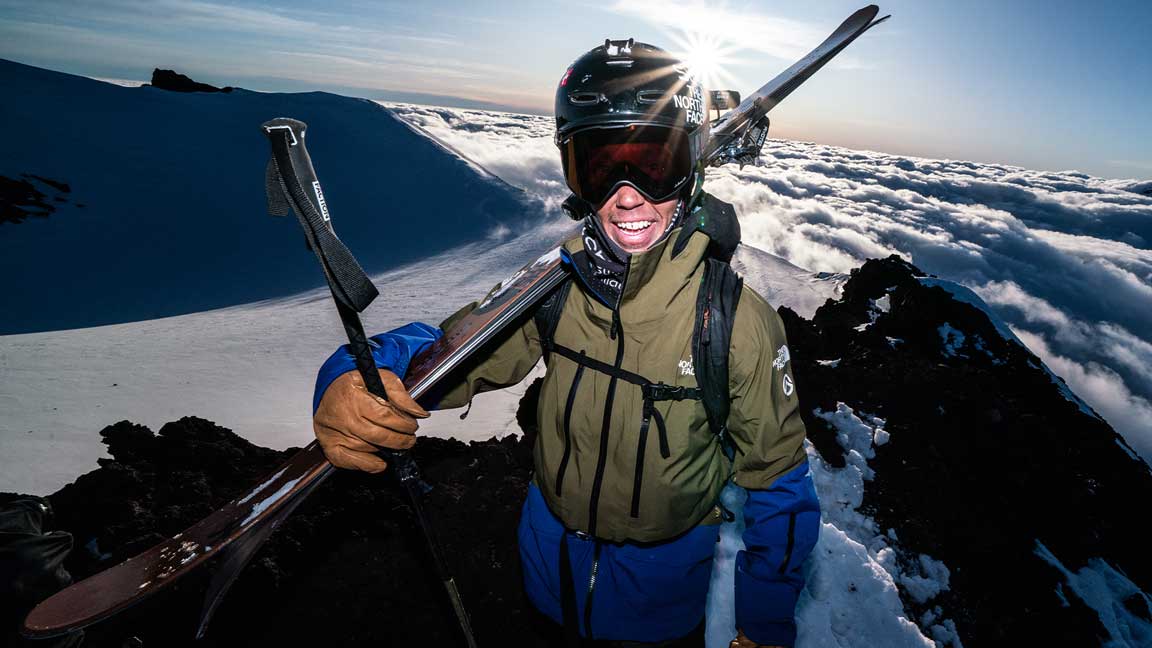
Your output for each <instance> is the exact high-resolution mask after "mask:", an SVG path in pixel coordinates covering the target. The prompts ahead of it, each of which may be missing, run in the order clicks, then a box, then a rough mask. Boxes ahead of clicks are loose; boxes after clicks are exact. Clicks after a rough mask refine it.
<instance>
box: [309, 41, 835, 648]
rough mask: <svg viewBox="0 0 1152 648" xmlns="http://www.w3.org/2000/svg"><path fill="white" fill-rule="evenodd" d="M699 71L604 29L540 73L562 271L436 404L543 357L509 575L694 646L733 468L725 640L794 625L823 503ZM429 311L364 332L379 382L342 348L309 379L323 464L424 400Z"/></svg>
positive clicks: (402, 443) (644, 631)
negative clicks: (559, 214)
mask: <svg viewBox="0 0 1152 648" xmlns="http://www.w3.org/2000/svg"><path fill="white" fill-rule="evenodd" d="M706 114H707V102H706V97H705V94H704V92H703V90H702V89H701V88H700V87H699V85H698V84H696V83H695V82H694V81H693V79H692V78H691V77H690V76H689V74H688V72H687V70H686V68H685V67H684V66H683V65H681V64H680V63H679V61H677V60H676V59H674V58H673V57H671V56H670V55H669V54H668V53H666V52H664V51H663V50H660V49H658V48H655V47H652V46H650V45H646V44H643V43H635V42H633V41H631V40H628V41H607V42H605V44H604V45H603V46H601V47H597V48H596V49H593V50H591V51H590V52H588V53H586V54H585V55H584V56H582V57H580V58H579V59H578V60H577V61H576V62H575V63H574V64H573V65H572V66H571V67H570V68H569V69H568V71H567V72H566V73H565V74H564V76H563V78H562V80H561V81H560V85H559V87H558V88H557V91H556V127H557V128H556V144H557V146H558V147H559V148H560V152H561V157H562V162H563V167H564V174H565V178H566V179H567V183H568V187H569V188H570V189H571V190H572V196H570V197H569V199H568V200H567V201H566V203H565V208H566V209H567V210H568V212H569V214H570V215H571V216H572V217H573V218H575V219H577V220H579V221H581V222H582V223H583V231H582V234H581V236H579V237H577V238H575V239H573V240H571V241H569V242H567V243H566V244H565V245H564V251H563V255H564V258H565V261H566V263H568V264H569V266H570V267H571V269H572V270H573V275H574V276H575V279H574V280H572V281H569V282H568V283H566V284H564V285H562V286H561V287H560V288H559V289H558V290H557V292H556V293H554V294H553V296H552V297H551V298H549V299H548V300H547V301H546V302H545V303H544V305H543V306H542V307H541V308H540V311H539V312H538V313H537V314H536V316H535V317H534V318H532V319H529V320H528V321H525V322H524V323H523V324H522V325H521V326H519V327H516V328H514V330H511V331H509V332H507V334H505V335H504V336H503V337H501V338H500V339H499V340H497V341H495V342H494V344H493V345H492V346H491V347H490V350H488V351H487V352H486V353H485V354H484V357H482V358H480V359H478V360H477V361H476V362H474V363H473V364H472V365H471V366H469V367H466V368H465V369H464V370H463V371H461V372H459V373H458V375H457V376H456V377H455V379H454V380H451V381H449V382H450V383H451V384H449V385H448V386H447V387H446V388H445V389H443V390H442V391H441V392H440V393H439V394H438V395H437V398H438V401H437V402H436V406H437V407H440V408H448V407H459V406H462V405H464V404H465V403H467V402H469V401H470V399H471V398H472V396H473V395H474V394H476V393H478V392H481V391H485V390H490V389H497V388H501V387H506V386H510V385H514V384H516V383H518V382H520V381H521V380H522V379H523V378H524V377H525V376H526V375H527V374H528V372H529V371H530V370H531V369H532V367H533V366H535V365H536V363H537V362H538V361H539V360H540V359H541V357H543V358H544V361H545V363H546V364H547V373H546V375H545V377H544V381H543V384H542V386H541V390H540V400H539V403H538V406H539V407H538V419H537V422H538V424H539V430H540V431H539V435H538V437H537V439H536V445H535V447H534V461H535V473H534V477H533V483H532V485H531V486H530V487H529V490H528V495H527V499H526V501H525V503H524V510H523V513H522V516H521V521H520V527H519V542H520V555H521V558H522V567H523V571H524V584H525V589H526V591H527V594H528V596H529V598H530V599H531V600H532V602H533V604H535V606H536V607H537V608H538V609H539V610H540V611H541V612H543V613H544V614H545V615H546V616H547V617H549V618H551V619H552V620H554V621H555V622H556V624H557V628H558V630H557V632H558V637H557V642H560V641H561V638H563V641H564V642H565V643H566V644H567V645H569V646H576V645H597V646H637V647H638V646H665V647H671V646H702V645H703V644H704V638H703V636H704V614H705V607H706V602H707V599H708V590H709V583H710V578H711V568H712V561H713V553H714V550H715V547H716V542H717V537H718V533H719V527H720V523H721V522H722V520H723V519H724V518H725V517H726V516H728V515H729V513H728V512H727V511H726V510H725V509H724V508H723V507H722V506H721V505H720V492H721V490H722V489H723V488H724V487H725V485H727V484H728V483H729V482H731V481H734V482H735V483H736V484H737V485H738V486H740V487H742V488H744V489H746V490H747V494H748V497H747V499H746V503H745V504H744V508H743V511H742V513H743V516H744V521H745V523H746V531H745V533H744V542H745V545H746V547H747V548H746V549H745V550H744V551H742V552H740V554H739V556H738V558H737V565H736V576H735V582H734V583H733V584H730V585H726V586H725V587H734V594H735V600H736V625H737V633H736V637H735V638H733V639H732V645H733V646H740V647H747V646H757V645H762V646H791V645H792V644H793V643H794V641H795V638H796V626H795V621H794V618H793V617H794V611H795V606H796V600H797V597H798V595H799V592H800V590H801V588H802V587H803V584H804V581H803V572H802V568H801V567H802V564H803V562H804V559H805V558H806V557H807V555H808V554H809V552H810V551H811V550H812V547H813V546H814V545H815V542H816V537H817V533H818V528H819V505H818V502H817V500H816V494H815V490H814V488H813V485H812V481H811V476H810V472H809V471H808V466H807V461H806V455H805V451H804V448H803V439H804V425H803V423H802V422H801V420H800V415H799V412H798V405H799V403H798V399H797V397H796V393H795V385H794V383H793V381H792V375H791V367H790V366H789V359H790V358H789V353H788V347H787V345H786V342H785V339H784V327H783V324H782V322H781V321H780V318H779V316H778V315H777V313H776V312H775V311H774V310H773V309H772V308H771V307H769V306H768V304H767V303H766V302H765V301H764V300H763V299H762V298H761V297H760V296H759V295H757V294H756V293H755V292H754V291H753V290H751V289H750V288H747V287H744V286H743V285H742V283H741V282H740V281H739V279H738V278H737V277H736V275H735V273H733V272H732V270H731V268H730V267H729V266H728V264H727V261H728V260H729V259H730V258H731V256H732V253H733V251H734V250H735V247H736V245H737V244H738V243H739V224H738V222H737V220H736V216H735V213H734V211H733V210H732V207H731V206H730V205H727V204H725V203H723V202H721V201H719V200H717V199H715V198H713V197H711V196H709V195H708V194H706V193H704V192H703V190H702V184H703V181H704V164H703V161H702V160H701V156H702V154H703V151H704V149H705V145H706V144H707V141H708V133H709V125H708V123H707V122H706V121H705V119H704V116H705V115H706ZM474 307H475V304H471V305H469V306H466V307H465V308H463V309H461V310H460V311H459V312H458V313H457V314H456V315H454V316H452V317H450V318H448V319H447V320H446V321H445V322H444V323H443V324H441V326H440V327H439V328H436V327H432V326H428V325H426V324H420V323H413V324H409V325H407V326H405V327H402V328H400V329H397V330H395V331H392V332H390V333H385V334H382V335H378V336H376V337H375V338H373V340H374V341H375V342H376V348H375V351H374V353H375V356H376V364H377V366H379V367H380V368H381V375H382V377H383V378H384V384H385V386H386V391H387V394H388V397H389V398H388V400H387V401H383V400H378V399H376V398H375V397H373V396H371V395H370V394H369V393H368V392H367V391H366V390H365V389H364V387H363V382H362V380H361V379H360V377H359V375H358V374H357V372H356V371H354V370H353V369H354V363H353V361H352V359H351V356H350V355H349V354H348V353H347V351H346V350H341V351H338V352H337V353H336V354H335V355H333V356H332V358H330V359H329V361H328V362H327V363H325V365H324V367H323V368H322V369H321V371H320V376H319V378H318V380H317V394H316V404H317V409H316V413H315V419H314V423H315V430H316V436H317V438H318V439H319V441H320V444H321V445H322V447H323V448H324V451H325V453H326V455H327V456H328V458H329V459H330V460H331V461H332V463H334V464H335V465H337V466H341V467H345V468H355V469H360V470H367V471H371V472H377V471H380V470H383V469H384V468H385V464H384V461H383V460H381V459H380V458H379V457H377V456H375V455H374V454H373V451H374V450H375V449H376V447H378V446H383V447H389V448H396V449H403V448H408V447H411V445H412V444H413V443H414V441H415V436H414V433H415V432H416V429H417V422H416V419H417V418H421V417H425V416H427V415H428V413H427V412H426V411H425V410H424V409H423V408H422V407H421V406H420V405H418V404H417V403H416V402H414V401H413V400H412V398H411V397H410V396H409V395H408V393H407V391H406V390H405V388H404V386H403V384H402V382H401V380H400V379H399V378H398V377H397V376H402V375H404V373H405V371H406V369H407V366H408V361H409V360H410V359H411V358H412V357H413V356H414V355H415V354H417V353H418V352H419V351H421V350H422V349H423V348H424V347H425V346H426V345H428V344H431V342H432V341H434V340H435V339H437V338H438V337H439V336H440V335H441V334H442V333H441V331H442V330H445V329H448V328H451V326H452V325H453V323H454V322H455V321H457V318H458V317H460V316H463V315H464V314H466V313H468V312H469V311H470V309H472V308H474Z"/></svg>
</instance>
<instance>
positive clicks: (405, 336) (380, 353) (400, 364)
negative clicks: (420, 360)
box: [312, 322, 444, 414]
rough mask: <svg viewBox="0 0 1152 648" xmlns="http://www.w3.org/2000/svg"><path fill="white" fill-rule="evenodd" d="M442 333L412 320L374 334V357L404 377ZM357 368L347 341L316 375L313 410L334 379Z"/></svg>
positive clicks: (369, 339) (370, 342)
mask: <svg viewBox="0 0 1152 648" xmlns="http://www.w3.org/2000/svg"><path fill="white" fill-rule="evenodd" d="M442 335H444V332H443V331H441V330H440V329H438V328H436V327H435V326H429V325H428V324H424V323H422V322H412V323H411V324H405V325H404V326H401V327H400V328H397V329H392V330H391V331H388V332H387V333H381V334H380V335H374V336H372V337H370V338H368V344H369V346H371V347H372V357H373V358H375V359H376V366H377V367H379V368H381V369H387V370H389V371H391V372H392V373H394V374H396V375H398V376H401V377H403V376H404V374H406V373H408V364H409V363H410V362H412V358H414V357H416V355H417V354H419V353H420V352H421V351H423V350H424V349H427V348H428V347H429V346H431V345H432V343H433V342H435V341H436V340H438V339H440V337H441V336H442ZM355 368H356V359H355V358H353V357H352V352H351V351H349V350H348V345H347V344H345V345H343V346H341V347H340V348H339V349H336V353H333V354H332V355H331V357H329V358H328V360H327V361H325V362H324V364H323V365H322V366H321V367H320V372H319V373H318V374H317V375H316V390H315V392H314V393H313V395H312V413H313V414H315V413H316V409H317V408H319V407H320V399H321V398H323V397H324V392H325V391H327V389H328V386H329V385H331V384H332V381H334V380H336V379H337V378H339V377H340V376H341V375H343V374H345V373H347V372H349V371H352V370H353V369H355Z"/></svg>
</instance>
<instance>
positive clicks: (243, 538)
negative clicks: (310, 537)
mask: <svg viewBox="0 0 1152 648" xmlns="http://www.w3.org/2000/svg"><path fill="white" fill-rule="evenodd" d="M567 273H568V270H567V269H566V267H565V266H564V265H563V264H562V263H561V258H560V249H559V247H556V248H553V249H552V250H550V251H549V252H547V253H545V254H544V255H542V256H540V257H539V258H538V259H536V260H534V261H532V262H531V263H529V264H528V265H526V266H524V267H523V268H521V269H520V270H519V271H517V272H516V273H515V274H513V275H512V276H511V277H509V278H508V279H506V280H505V281H503V282H501V283H500V284H499V285H498V286H497V288H496V289H494V290H493V291H492V293H490V294H489V296H488V297H487V298H486V299H485V300H484V301H483V302H482V303H481V304H480V305H478V306H477V307H476V308H475V309H474V310H473V311H472V312H471V313H469V314H468V315H466V316H465V317H464V318H463V319H461V320H460V321H459V322H458V323H456V324H455V325H454V326H453V327H452V328H451V329H450V330H448V331H445V333H444V336H443V337H442V338H440V339H439V340H437V341H436V342H435V343H434V344H433V345H432V346H431V347H430V348H429V349H427V350H425V351H424V352H423V353H421V354H420V355H418V356H417V357H416V358H414V359H413V362H412V363H411V366H410V368H409V371H408V373H407V374H406V376H405V381H404V384H405V385H408V386H409V387H410V390H409V391H410V392H411V394H412V396H413V397H414V398H417V399H419V398H420V397H421V396H422V395H424V394H426V393H428V392H429V391H430V390H431V389H432V388H433V387H435V386H436V385H437V383H438V382H439V381H440V380H443V378H444V376H446V375H447V374H449V373H450V372H451V371H452V370H453V369H455V368H456V367H458V366H460V364H461V363H463V362H465V361H466V360H468V358H470V357H471V356H472V355H473V354H475V353H476V352H477V351H478V350H479V349H481V348H482V347H483V346H484V344H485V343H486V342H488V341H490V340H491V339H492V338H493V337H494V336H496V335H498V334H499V333H500V332H501V331H502V330H504V329H505V328H506V327H507V326H508V325H509V324H510V323H512V322H514V321H516V320H517V318H518V317H520V316H521V315H523V314H524V313H525V312H527V311H528V310H529V309H530V308H532V306H534V305H535V304H536V303H537V302H539V301H540V300H541V298H543V297H545V296H547V295H548V294H549V292H551V290H552V289H553V288H555V287H556V286H558V285H559V284H560V283H561V281H563V279H564V278H565V277H566V276H567ZM333 470H334V467H333V466H332V464H330V463H328V460H327V459H326V458H325V457H324V453H323V451H322V450H321V449H320V446H319V444H318V443H316V442H315V441H313V442H312V443H310V444H308V446H307V447H305V448H304V449H302V450H300V451H299V452H297V453H296V454H295V455H293V456H292V457H291V458H290V459H289V460H288V461H287V462H285V463H284V464H283V465H282V466H280V467H279V468H277V469H276V470H275V471H273V472H272V473H271V474H270V475H268V476H267V477H266V478H265V479H264V480H262V481H261V482H260V483H259V484H257V485H256V486H254V487H253V488H252V489H251V490H249V491H248V492H247V493H245V494H244V495H242V496H240V497H238V498H236V499H234V500H232V501H231V502H228V503H227V504H225V505H224V506H223V507H221V508H220V509H219V510H217V511H216V512H214V513H212V514H211V515H209V516H208V517H206V518H204V519H203V520H201V521H200V522H197V523H196V524H194V525H192V526H191V527H189V528H187V529H185V530H184V531H182V532H181V533H178V534H176V535H175V536H173V537H171V538H169V539H168V540H165V541H163V542H161V543H159V544H157V545H155V546H153V547H152V548H150V549H148V550H146V551H144V552H142V553H140V554H138V555H136V556H134V557H132V558H129V559H127V560H125V561H124V562H122V563H120V564H118V565H115V566H113V567H110V568H108V569H106V570H104V571H102V572H99V573H97V574H94V575H92V576H90V577H89V578H86V579H84V580H82V581H80V582H77V583H75V584H73V585H71V586H70V587H67V588H65V589H64V590H61V591H60V592H57V593H56V594H54V595H53V596H51V597H49V598H47V599H45V600H44V601H42V602H41V603H40V604H39V605H37V606H36V607H35V608H34V609H33V610H32V611H31V612H30V613H29V614H28V616H27V617H26V618H25V620H24V627H23V634H24V635H25V636H27V637H29V638H47V637H54V636H59V635H62V634H66V633H68V632H72V631H75V630H79V629H81V628H84V627H86V626H89V625H91V624H93V623H96V622H98V621H101V620H103V619H107V618H108V617H110V616H112V615H114V614H116V613H118V612H121V611H123V610H125V609H127V608H129V607H132V606H133V605H136V604H138V603H140V602H141V601H144V600H146V599H148V598H149V597H151V596H153V595H155V594H157V593H159V592H161V591H163V590H164V589H166V588H167V587H169V586H171V585H172V584H173V583H175V582H176V581H178V580H179V579H180V578H181V577H182V576H184V575H186V574H188V573H189V572H192V571H194V570H196V569H197V568H198V567H200V566H202V565H205V564H208V563H215V564H216V565H217V569H216V572H215V574H214V576H213V578H212V582H211V584H210V585H209V588H208V593H207V596H206V600H205V604H204V610H203V611H202V612H201V619H200V623H199V628H198V631H197V634H198V636H199V635H202V634H203V633H204V631H205V629H206V626H207V623H208V621H209V620H210V619H211V616H212V613H213V612H214V611H215V609H216V607H217V605H219V603H220V601H221V599H222V597H223V596H224V594H226V593H227V590H228V588H229V586H230V585H231V584H232V582H233V581H234V580H235V578H236V576H237V575H238V574H239V572H240V570H241V569H242V568H243V567H244V565H246V564H247V563H248V561H249V559H251V557H252V556H253V555H254V554H255V553H256V551H257V550H258V549H259V548H260V546H261V545H263V543H264V541H265V540H266V539H267V538H268V536H270V535H271V533H272V531H274V530H275V529H276V527H277V526H279V524H280V523H281V522H282V521H283V520H284V519H285V518H287V517H288V516H289V515H290V514H291V513H292V511H293V510H294V509H295V508H296V507H297V506H298V505H299V504H300V503H301V502H302V501H303V500H304V499H305V498H306V497H307V496H308V495H309V494H310V493H311V492H312V491H313V490H315V488H316V487H317V486H319V485H320V484H321V483H322V482H323V481H324V479H325V478H326V477H328V475H330V474H331V473H332V471H333Z"/></svg>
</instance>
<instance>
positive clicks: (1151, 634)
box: [1035, 540, 1152, 648]
mask: <svg viewBox="0 0 1152 648" xmlns="http://www.w3.org/2000/svg"><path fill="white" fill-rule="evenodd" d="M1035 552H1036V555H1037V556H1039V557H1040V558H1041V559H1043V560H1044V562H1046V563H1048V564H1049V565H1052V566H1053V567H1055V568H1056V569H1057V570H1059V571H1060V573H1061V574H1062V575H1063V576H1064V578H1065V582H1066V583H1067V586H1068V588H1069V589H1071V590H1072V591H1073V592H1074V593H1075V594H1076V596H1077V597H1079V599H1080V600H1081V601H1083V602H1084V603H1086V604H1087V605H1088V607H1090V608H1092V610H1094V611H1095V612H1096V614H1097V615H1098V616H1099V617H1100V624H1101V625H1102V626H1103V627H1104V630H1105V631H1106V632H1107V633H1108V640H1107V641H1106V642H1104V643H1102V644H1101V646H1104V647H1105V648H1137V647H1139V646H1149V645H1152V622H1150V621H1149V620H1148V619H1146V618H1142V617H1140V616H1139V615H1137V614H1135V613H1134V612H1133V610H1132V608H1133V607H1142V608H1143V609H1144V610H1149V609H1152V597H1149V596H1148V595H1147V594H1145V593H1144V592H1143V591H1142V590H1141V589H1140V588H1139V587H1138V586H1137V585H1136V584H1135V583H1133V582H1132V581H1131V580H1129V579H1128V577H1127V576H1125V575H1124V574H1123V573H1122V572H1120V571H1118V570H1117V569H1116V568H1114V567H1113V566H1112V565H1110V564H1109V563H1108V561H1106V560H1104V559H1103V558H1092V559H1090V560H1089V561H1088V564H1086V565H1085V566H1083V567H1081V568H1080V569H1079V570H1077V571H1072V570H1071V569H1069V568H1068V567H1066V566H1064V563H1063V562H1061V561H1060V559H1059V558H1057V557H1056V555H1055V554H1054V553H1053V552H1052V551H1051V550H1050V549H1049V548H1048V547H1046V546H1045V545H1044V543H1042V542H1040V541H1039V540H1037V541H1036V549H1035ZM1055 594H1056V595H1057V596H1059V597H1060V600H1061V601H1062V602H1063V603H1064V605H1065V606H1066V607H1067V606H1068V598H1067V596H1066V595H1065V594H1064V592H1062V591H1061V590H1060V589H1057V590H1056V592H1055ZM1136 601H1139V602H1136Z"/></svg>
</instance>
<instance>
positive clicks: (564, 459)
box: [556, 349, 584, 497]
mask: <svg viewBox="0 0 1152 648" xmlns="http://www.w3.org/2000/svg"><path fill="white" fill-rule="evenodd" d="M580 357H584V350H583V349H581V350H580ZM583 375H584V364H583V363H581V364H579V366H577V367H576V377H575V378H573V379H572V386H571V387H570V388H568V402H567V403H566V404H565V405H564V454H563V456H561V457H560V468H559V469H557V471H556V497H560V491H561V488H562V487H563V484H564V472H565V471H566V470H567V469H568V459H569V458H571V456H572V428H571V423H572V405H573V404H574V403H575V401H576V390H577V389H578V388H579V387H580V378H581V377H582V376H583Z"/></svg>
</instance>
